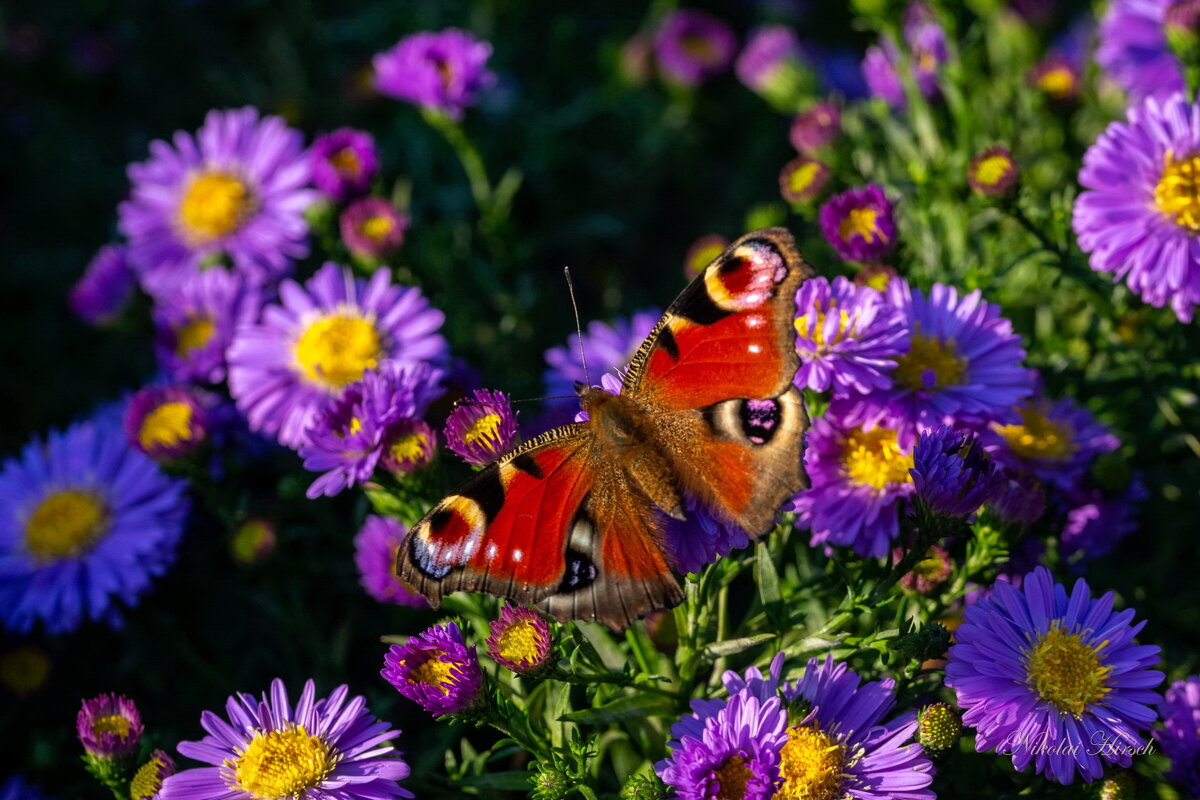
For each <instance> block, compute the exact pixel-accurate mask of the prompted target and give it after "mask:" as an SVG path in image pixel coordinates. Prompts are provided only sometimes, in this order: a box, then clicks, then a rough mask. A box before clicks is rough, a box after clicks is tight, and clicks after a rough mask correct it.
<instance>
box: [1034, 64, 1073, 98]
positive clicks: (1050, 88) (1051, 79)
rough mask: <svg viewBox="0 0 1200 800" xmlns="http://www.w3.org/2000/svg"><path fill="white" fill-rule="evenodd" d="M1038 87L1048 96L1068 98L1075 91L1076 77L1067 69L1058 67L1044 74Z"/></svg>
mask: <svg viewBox="0 0 1200 800" xmlns="http://www.w3.org/2000/svg"><path fill="white" fill-rule="evenodd" d="M1037 85H1038V88H1039V89H1041V90H1042V91H1043V92H1045V93H1046V94H1049V95H1053V96H1055V97H1066V96H1067V95H1069V94H1070V93H1071V92H1072V91H1074V89H1075V76H1074V75H1072V74H1071V70H1069V69H1067V68H1066V67H1058V68H1057V69H1051V70H1047V71H1046V72H1044V73H1043V74H1042V76H1041V77H1040V78H1038V81H1037Z"/></svg>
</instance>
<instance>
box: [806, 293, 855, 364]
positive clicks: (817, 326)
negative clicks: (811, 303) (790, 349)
mask: <svg viewBox="0 0 1200 800" xmlns="http://www.w3.org/2000/svg"><path fill="white" fill-rule="evenodd" d="M836 304H837V300H836V298H830V299H829V307H828V308H826V309H823V310H822V309H818V310H817V315H816V316H817V321H816V322H815V323H813V325H812V327H811V328H810V327H809V324H808V317H809V315H808V314H805V315H804V316H801V317H796V323H795V327H796V334H797V335H798V336H801V337H803V338H805V339H811V340H812V342H813V344H815V345H816V346H817V353H818V354H820V353H825V352H826V351H827V350H828V349H829V346H830V345H834V344H837V343H838V342H840V341H842V340H843V339H845V338H846V337H847V336H853V335H854V325H853V323H852V322H851V320H850V315H849V314H847V313H846V312H845V311H840V310H839V311H838V312H837V313H838V326H837V330H836V331H834V333H833V337H832V338H827V337H826V334H825V319H826V316H827V315H828V314H829V313H830V312H831V311H833V310H834V306H835V305H836Z"/></svg>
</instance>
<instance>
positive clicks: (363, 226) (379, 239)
mask: <svg viewBox="0 0 1200 800" xmlns="http://www.w3.org/2000/svg"><path fill="white" fill-rule="evenodd" d="M408 225H409V218H408V215H407V214H402V213H400V212H399V211H397V210H396V207H395V206H393V205H392V204H391V203H390V202H388V201H387V200H384V199H383V198H382V197H363V198H360V199H358V200H355V201H354V202H352V203H351V204H350V205H348V206H346V208H345V210H343V211H342V214H341V216H340V217H339V218H338V227H339V228H340V229H341V232H342V241H343V242H345V243H346V249H348V250H349V251H350V252H351V253H353V254H354V255H356V256H358V257H359V258H364V259H368V260H372V259H373V260H378V259H381V258H384V257H385V256H388V255H390V254H392V253H394V252H396V251H397V250H399V249H400V245H402V244H404V234H405V233H406V232H407V231H408Z"/></svg>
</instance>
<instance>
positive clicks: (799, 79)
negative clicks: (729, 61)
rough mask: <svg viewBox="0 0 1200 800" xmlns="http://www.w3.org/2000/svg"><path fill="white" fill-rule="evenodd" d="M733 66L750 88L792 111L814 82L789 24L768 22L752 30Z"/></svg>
mask: <svg viewBox="0 0 1200 800" xmlns="http://www.w3.org/2000/svg"><path fill="white" fill-rule="evenodd" d="M733 69H734V72H736V73H737V76H738V80H740V81H741V82H742V83H743V84H744V85H745V86H746V88H748V89H750V90H751V91H753V92H755V93H757V94H759V95H761V96H762V97H764V98H765V99H766V100H768V101H769V102H771V103H773V104H775V105H776V106H777V107H779V108H784V109H787V110H789V111H791V110H794V109H795V103H796V100H797V99H798V98H799V97H800V96H802V95H803V94H805V93H806V92H805V90H806V89H807V88H808V87H809V86H810V85H811V83H812V76H811V73H810V71H809V69H808V66H807V64H806V59H805V57H804V52H803V50H801V48H800V40H799V39H797V38H796V34H795V32H794V31H793V30H792V29H791V28H789V27H788V26H786V25H765V26H763V27H761V28H758V29H757V30H755V31H754V32H753V33H751V34H750V38H749V39H748V40H747V41H746V46H745V47H743V48H742V52H741V53H740V54H739V55H738V57H737V62H736V63H735V64H734V65H733Z"/></svg>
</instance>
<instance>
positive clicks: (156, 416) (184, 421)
mask: <svg viewBox="0 0 1200 800" xmlns="http://www.w3.org/2000/svg"><path fill="white" fill-rule="evenodd" d="M191 440H192V407H191V406H189V405H188V404H187V403H163V404H162V405H161V406H159V407H158V408H156V409H154V410H153V411H151V412H150V413H149V414H147V415H146V417H145V418H144V419H143V420H142V426H141V428H139V429H138V441H139V442H140V443H141V445H142V447H143V448H144V449H146V450H153V449H155V448H158V447H174V446H175V445H178V444H181V443H184V442H190V441H191Z"/></svg>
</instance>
